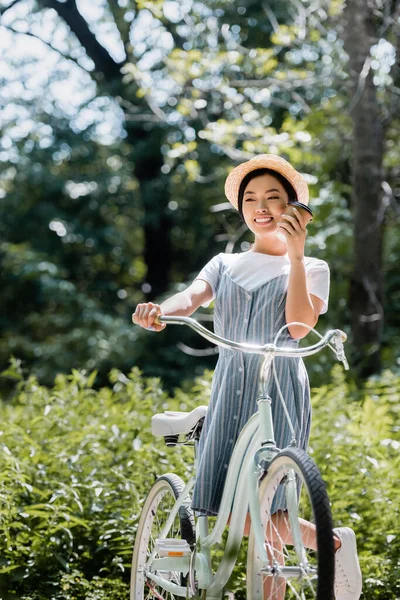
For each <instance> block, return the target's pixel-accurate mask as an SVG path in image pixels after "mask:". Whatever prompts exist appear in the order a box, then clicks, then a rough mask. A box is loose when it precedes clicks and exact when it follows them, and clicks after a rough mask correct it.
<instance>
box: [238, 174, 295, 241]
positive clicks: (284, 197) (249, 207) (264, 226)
mask: <svg viewBox="0 0 400 600" xmlns="http://www.w3.org/2000/svg"><path fill="white" fill-rule="evenodd" d="M288 201H289V197H288V194H287V192H286V191H285V189H284V187H283V186H282V184H281V183H280V182H279V181H278V179H276V178H275V177H273V176H272V175H260V176H258V177H254V179H252V180H251V181H249V183H248V184H247V186H246V188H245V190H244V194H243V204H242V212H243V217H244V219H245V221H246V225H247V227H248V228H249V229H250V231H252V232H253V233H254V235H255V236H256V238H257V237H266V236H271V234H273V235H274V236H275V234H276V231H277V227H278V222H279V221H280V218H281V216H282V214H283V212H284V210H285V206H286V205H287V203H288Z"/></svg>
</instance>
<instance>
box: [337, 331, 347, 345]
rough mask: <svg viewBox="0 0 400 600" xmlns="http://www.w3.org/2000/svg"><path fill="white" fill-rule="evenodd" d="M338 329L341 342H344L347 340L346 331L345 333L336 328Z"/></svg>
mask: <svg viewBox="0 0 400 600" xmlns="http://www.w3.org/2000/svg"><path fill="white" fill-rule="evenodd" d="M338 331H339V333H340V337H341V338H342V342H345V341H346V340H347V333H345V332H344V331H342V330H341V329H338Z"/></svg>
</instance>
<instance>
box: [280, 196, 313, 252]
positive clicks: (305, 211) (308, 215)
mask: <svg viewBox="0 0 400 600" xmlns="http://www.w3.org/2000/svg"><path fill="white" fill-rule="evenodd" d="M293 207H296V208H297V210H298V211H299V213H300V214H301V216H302V217H303V223H304V224H305V225H306V226H307V225H308V223H309V222H310V221H311V219H312V218H313V213H312V210H311V208H310V207H309V206H307V205H306V204H303V203H302V202H290V204H288V205H287V206H286V208H285V210H284V214H285V215H290V216H291V217H295V216H296V214H295V212H294V210H293ZM276 237H277V238H278V239H280V240H281V242H284V243H285V244H286V238H285V234H284V233H282V232H281V231H278V232H277V234H276Z"/></svg>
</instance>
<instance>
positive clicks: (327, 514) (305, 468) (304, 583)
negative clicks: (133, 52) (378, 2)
mask: <svg viewBox="0 0 400 600" xmlns="http://www.w3.org/2000/svg"><path fill="white" fill-rule="evenodd" d="M293 472H294V473H295V474H296V481H297V483H299V482H301V484H302V485H301V491H300V494H299V486H297V489H298V494H299V495H298V513H297V515H296V516H295V518H296V519H297V520H299V519H301V518H304V519H305V520H307V521H311V522H313V524H314V525H315V528H316V538H317V548H318V550H314V551H312V550H306V549H305V555H306V560H307V561H308V565H309V567H310V568H309V569H308V570H307V573H306V572H305V571H304V565H303V563H302V562H301V560H299V557H298V552H296V550H295V549H294V547H293V545H291V544H290V543H289V541H286V542H285V540H283V538H282V535H283V536H284V537H286V536H287V535H291V533H290V532H291V531H292V527H291V525H290V517H289V513H288V511H286V512H285V513H284V512H282V511H281V512H280V513H279V517H278V514H277V515H275V516H276V517H278V518H280V523H281V525H280V529H279V532H280V531H283V532H284V533H282V534H280V533H278V530H277V527H276V526H274V525H273V522H272V520H271V519H268V517H267V515H268V514H270V513H269V512H268V511H269V510H270V508H271V506H272V502H273V500H274V497H276V496H277V495H279V494H280V490H281V489H282V488H281V487H280V486H283V487H285V486H287V485H288V480H289V478H290V474H291V473H293ZM288 474H289V477H288ZM280 497H282V495H280ZM259 499H260V510H261V516H262V521H263V524H264V531H265V530H267V531H268V532H269V533H268V534H266V535H265V547H266V549H267V554H268V556H269V557H270V558H272V557H273V560H275V565H276V566H277V569H276V570H275V572H274V573H272V574H270V575H268V576H266V575H265V573H264V574H262V573H261V568H262V566H263V565H262V561H261V559H260V556H259V551H258V547H257V545H256V543H255V538H254V535H253V532H252V531H251V530H250V537H249V548H248V559H247V597H248V598H251V599H252V600H267V598H264V591H263V586H264V585H265V586H266V588H267V589H266V590H265V595H268V596H269V597H268V600H270V599H273V600H275V599H276V600H278V599H279V600H281V599H282V598H285V600H286V599H287V600H289V599H290V600H295V599H296V600H297V599H301V600H308V599H309V598H310V599H311V598H313V599H314V600H315V599H316V600H330V599H332V598H333V597H334V595H333V586H334V568H335V556H334V555H335V550H334V540H333V531H332V529H333V526H332V516H331V510H330V503H329V498H328V495H327V492H326V489H325V484H324V481H323V479H322V477H321V474H320V472H319V469H318V467H317V466H316V464H315V463H314V461H313V460H312V459H311V458H310V457H309V456H308V455H307V454H306V452H304V451H303V450H301V449H300V448H286V449H285V450H282V451H281V452H280V453H279V454H278V455H277V456H276V457H274V459H273V460H272V461H271V463H270V465H269V466H268V470H267V472H266V474H265V476H264V477H263V478H262V479H261V481H260V485H259ZM300 523H301V521H300ZM282 525H284V526H283V527H282ZM303 532H304V530H303ZM302 535H303V533H302ZM274 536H275V539H274V543H273V545H271V543H270V542H269V541H268V538H269V539H272V538H273V537H274ZM286 539H287V538H286ZM289 539H290V538H289ZM292 539H293V538H292ZM303 541H304V539H303ZM303 547H304V546H303ZM283 565H284V566H285V567H286V566H293V567H295V569H298V570H300V569H301V568H303V573H302V575H301V576H300V577H298V578H297V577H293V576H292V578H289V579H283V578H279V567H280V566H283Z"/></svg>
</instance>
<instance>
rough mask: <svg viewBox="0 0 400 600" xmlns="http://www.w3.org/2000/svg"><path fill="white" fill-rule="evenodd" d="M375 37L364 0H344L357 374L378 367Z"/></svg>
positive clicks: (379, 131)
mask: <svg viewBox="0 0 400 600" xmlns="http://www.w3.org/2000/svg"><path fill="white" fill-rule="evenodd" d="M376 41H377V33H376V32H375V31H374V27H373V15H372V7H371V6H369V3H368V2H366V1H365V0H348V1H347V3H346V8H345V11H344V42H345V50H346V52H347V54H348V56H349V61H348V67H349V68H348V72H349V76H350V80H351V92H352V99H351V102H350V110H351V118H352V121H353V159H352V165H351V167H352V169H351V171H352V183H353V189H352V205H353V211H354V212H353V214H354V271H353V274H352V278H351V285H350V313H351V326H352V335H353V343H354V347H355V349H356V356H355V361H356V366H357V368H358V371H359V374H360V375H361V376H362V377H367V376H369V375H371V374H374V373H377V372H378V371H379V369H380V353H381V343H382V331H383V320H384V312H383V269H382V242H383V217H384V212H383V208H382V192H381V189H382V188H381V184H382V160H383V144H384V142H383V139H384V136H383V128H382V122H381V114H380V108H379V104H378V100H377V94H376V88H375V85H374V82H373V73H372V71H371V68H370V65H371V59H370V48H371V45H372V44H374V43H375V42H376Z"/></svg>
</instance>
